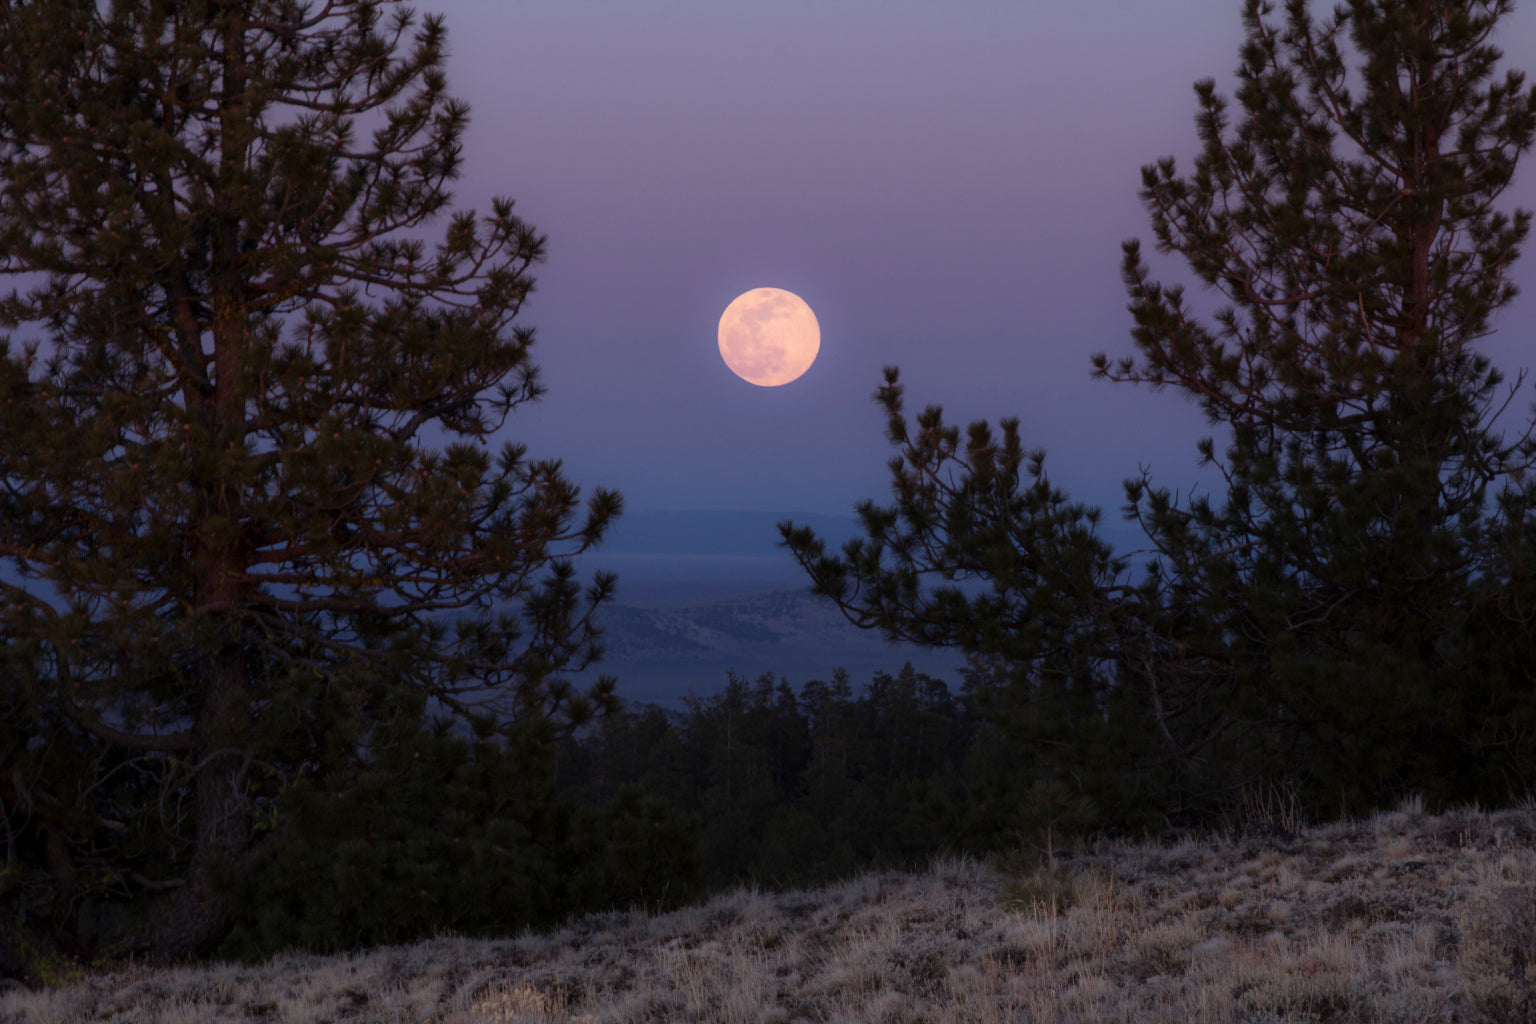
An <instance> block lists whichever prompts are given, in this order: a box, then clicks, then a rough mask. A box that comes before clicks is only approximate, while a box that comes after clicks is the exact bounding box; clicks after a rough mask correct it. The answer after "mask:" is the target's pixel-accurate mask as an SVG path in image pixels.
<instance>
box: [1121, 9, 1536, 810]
mask: <svg viewBox="0 0 1536 1024" xmlns="http://www.w3.org/2000/svg"><path fill="white" fill-rule="evenodd" d="M1273 6H1274V5H1273V4H1270V3H1265V2H1260V0H1248V3H1247V4H1246V7H1245V10H1244V14H1243V20H1244V25H1245V28H1246V31H1247V39H1246V42H1245V43H1244V45H1243V47H1242V57H1241V64H1240V66H1239V68H1238V71H1237V77H1238V83H1239V84H1238V88H1237V92H1236V98H1237V101H1238V103H1239V105H1240V106H1241V108H1242V116H1241V118H1240V119H1239V120H1238V122H1237V123H1236V125H1235V126H1233V125H1232V124H1231V123H1230V120H1229V116H1228V113H1227V102H1226V100H1225V99H1224V98H1222V97H1221V96H1220V95H1218V94H1217V93H1216V91H1215V86H1214V83H1213V82H1211V81H1210V80H1204V81H1201V82H1198V83H1197V84H1196V86H1195V92H1196V95H1197V97H1198V101H1199V105H1200V114H1199V117H1198V119H1197V125H1198V130H1199V135H1200V140H1201V142H1202V144H1203V149H1202V152H1201V153H1200V155H1199V156H1198V157H1197V158H1196V160H1195V165H1194V170H1193V173H1192V174H1190V175H1189V176H1188V177H1180V176H1179V175H1178V173H1177V171H1176V168H1175V165H1174V161H1173V160H1172V159H1170V158H1165V159H1163V160H1160V161H1158V162H1157V163H1156V164H1155V165H1151V166H1148V167H1146V168H1144V169H1143V172H1142V175H1143V185H1144V187H1143V190H1142V199H1143V202H1144V203H1145V205H1146V206H1147V208H1148V210H1149V212H1150V214H1151V219H1152V228H1153V234H1154V236H1155V238H1156V241H1157V247H1158V249H1159V250H1160V251H1161V252H1165V253H1177V254H1178V255H1179V256H1181V257H1183V259H1184V261H1185V262H1186V263H1188V265H1189V267H1190V268H1191V269H1192V270H1193V271H1194V273H1195V275H1196V276H1197V277H1198V279H1199V280H1200V282H1201V283H1202V284H1203V285H1205V286H1206V287H1207V288H1209V289H1212V290H1214V291H1215V292H1216V293H1218V294H1219V295H1220V296H1221V297H1222V298H1223V299H1224V300H1225V301H1226V304H1225V305H1223V306H1222V307H1221V308H1219V309H1218V310H1217V311H1216V312H1215V314H1214V315H1213V316H1212V317H1211V321H1213V323H1211V322H1207V321H1205V320H1203V319H1202V318H1201V317H1199V316H1197V315H1196V314H1195V312H1194V311H1193V310H1192V309H1191V308H1190V306H1189V304H1188V303H1186V301H1185V300H1184V298H1183V293H1182V289H1181V288H1179V287H1176V286H1175V287H1167V288H1165V287H1163V286H1161V285H1160V284H1158V283H1157V282H1154V281H1153V280H1151V278H1150V276H1149V270H1148V268H1147V266H1146V264H1145V263H1144V262H1143V260H1142V258H1141V255H1140V251H1139V247H1138V244H1137V243H1136V242H1134V241H1132V242H1128V243H1127V244H1126V246H1125V262H1124V278H1125V282H1126V285H1127V288H1128V290H1129V292H1130V296H1131V312H1132V313H1133V315H1134V317H1135V320H1136V328H1135V330H1134V331H1133V338H1134V341H1135V344H1136V348H1137V356H1136V357H1132V358H1125V359H1121V360H1118V361H1116V362H1114V363H1111V361H1110V360H1109V359H1108V358H1107V357H1105V356H1097V357H1095V368H1096V372H1097V373H1098V374H1099V375H1100V376H1104V377H1108V378H1110V379H1114V380H1124V381H1136V382H1143V383H1148V384H1151V385H1153V386H1154V387H1164V386H1170V385H1171V386H1173V387H1175V388H1177V389H1179V390H1180V391H1182V392H1184V393H1185V394H1186V395H1188V396H1190V397H1192V398H1194V399H1195V400H1196V401H1198V403H1199V404H1200V407H1201V408H1202V410H1203V411H1204V412H1205V414H1206V416H1207V418H1208V420H1209V422H1211V423H1212V424H1219V425H1222V426H1223V427H1225V428H1228V430H1229V431H1230V439H1229V443H1228V445H1227V447H1226V450H1225V452H1224V454H1223V455H1222V456H1218V455H1217V454H1216V448H1215V441H1214V439H1210V438H1207V439H1205V440H1203V441H1202V442H1201V444H1200V451H1201V454H1202V457H1203V460H1204V461H1205V462H1206V463H1207V464H1209V465H1213V466H1215V467H1216V468H1217V469H1218V470H1219V472H1220V474H1221V476H1222V478H1223V479H1224V480H1225V482H1226V485H1227V494H1226V496H1225V500H1224V501H1223V502H1221V503H1219V504H1215V503H1212V502H1211V501H1210V500H1209V499H1208V498H1206V497H1203V496H1202V497H1197V498H1195V499H1193V500H1190V501H1188V502H1186V503H1185V504H1183V505H1182V506H1181V505H1180V503H1179V502H1178V501H1177V500H1176V499H1175V498H1174V496H1172V495H1171V494H1170V493H1169V491H1168V490H1166V489H1159V488H1156V487H1152V486H1150V483H1149V481H1148V480H1147V479H1146V478H1145V477H1144V478H1143V479H1141V480H1134V481H1130V482H1129V483H1128V484H1127V493H1128V497H1129V501H1130V507H1131V509H1132V510H1133V511H1134V513H1135V514H1136V516H1137V517H1138V518H1139V519H1140V520H1141V522H1142V523H1143V525H1144V526H1145V528H1146V530H1147V532H1148V534H1149V536H1150V537H1151V539H1152V540H1153V542H1154V544H1155V546H1156V548H1157V551H1158V555H1159V557H1158V560H1157V563H1156V565H1155V566H1154V572H1153V574H1152V578H1151V580H1150V581H1149V583H1148V585H1147V587H1146V588H1145V590H1144V592H1143V593H1144V597H1145V610H1146V612H1147V615H1148V619H1149V621H1150V622H1151V624H1152V625H1151V628H1150V630H1149V634H1150V635H1152V636H1155V637H1156V638H1157V640H1156V641H1155V642H1153V643H1152V644H1151V645H1149V649H1148V650H1147V651H1146V653H1147V655H1148V657H1147V658H1146V663H1147V664H1149V665H1154V667H1152V668H1151V669H1150V671H1149V673H1148V678H1149V679H1150V678H1151V677H1152V676H1154V675H1157V674H1163V675H1165V676H1166V678H1165V680H1164V684H1163V685H1164V686H1165V687H1166V691H1167V692H1166V696H1167V697H1168V698H1169V700H1170V705H1177V706H1178V708H1179V709H1180V710H1179V711H1178V712H1177V715H1182V716H1183V717H1185V718H1186V719H1188V721H1186V722H1185V723H1184V724H1183V725H1182V726H1176V727H1175V731H1176V732H1179V733H1181V734H1182V738H1183V740H1184V742H1185V743H1186V749H1187V750H1188V751H1190V752H1191V753H1192V755H1193V756H1195V757H1198V758H1201V759H1205V760H1206V761H1207V763H1209V764H1211V765H1212V766H1213V767H1214V766H1215V765H1216V764H1217V763H1220V765H1221V767H1220V768H1217V769H1216V773H1217V775H1219V777H1220V778H1222V779H1223V780H1225V781H1227V782H1233V781H1237V782H1241V781H1243V780H1244V779H1245V778H1249V777H1251V776H1250V773H1256V774H1259V775H1263V774H1268V773H1273V772H1274V771H1275V769H1276V767H1277V766H1283V769H1284V770H1292V769H1294V772H1295V775H1294V776H1293V778H1294V779H1297V780H1300V781H1301V782H1302V783H1303V784H1304V785H1305V786H1306V788H1307V792H1308V796H1309V797H1310V798H1311V802H1313V803H1314V804H1317V803H1319V802H1321V801H1323V800H1325V799H1326V800H1329V801H1332V802H1334V804H1335V807H1336V806H1337V802H1338V801H1339V800H1340V799H1343V800H1344V801H1345V803H1346V805H1348V804H1350V803H1353V804H1354V805H1356V806H1360V805H1371V804H1379V803H1382V802H1388V801H1391V800H1394V799H1397V798H1400V797H1401V796H1402V795H1403V793H1405V792H1419V793H1422V794H1424V795H1425V796H1427V797H1428V798H1430V799H1431V800H1432V801H1433V802H1437V803H1438V802H1441V801H1446V800H1470V799H1484V800H1489V799H1500V798H1502V797H1504V796H1507V795H1508V785H1509V781H1510V780H1509V779H1508V778H1506V777H1501V776H1502V775H1503V773H1501V772H1496V773H1491V774H1490V773H1489V772H1488V771H1487V770H1486V768H1487V765H1488V758H1487V756H1486V754H1487V751H1488V749H1489V745H1488V744H1485V743H1484V742H1483V741H1482V740H1480V739H1479V734H1481V733H1483V732H1485V730H1486V727H1487V724H1488V722H1489V721H1490V718H1491V717H1496V716H1499V715H1502V714H1504V713H1506V712H1507V711H1508V710H1509V708H1508V705H1509V701H1510V699H1511V698H1512V697H1513V698H1514V699H1516V700H1518V699H1519V698H1518V696H1517V695H1516V694H1515V693H1512V692H1510V691H1509V690H1507V689H1505V686H1506V684H1507V683H1508V682H1510V681H1511V680H1509V679H1508V675H1509V672H1510V670H1511V669H1517V671H1518V669H1523V666H1524V664H1525V663H1528V662H1529V660H1530V657H1529V656H1530V654H1531V653H1532V652H1531V650H1530V648H1529V646H1528V645H1526V648H1525V650H1524V651H1521V652H1508V653H1509V654H1511V655H1513V659H1514V660H1511V661H1506V662H1505V663H1504V665H1503V666H1502V667H1500V666H1495V665H1490V664H1489V663H1488V662H1487V660H1486V657H1485V655H1486V652H1485V651H1483V650H1480V648H1483V647H1484V646H1485V641H1487V640H1489V639H1490V633H1498V632H1500V631H1501V629H1500V627H1498V626H1497V625H1496V624H1495V623H1494V622H1493V620H1492V619H1490V618H1489V616H1490V613H1491V612H1492V606H1494V605H1498V604H1499V603H1501V602H1503V601H1505V600H1506V599H1507V597H1508V592H1507V582H1508V581H1507V580H1506V581H1505V584H1500V585H1494V586H1490V585H1489V584H1490V583H1492V582H1493V580H1492V579H1491V578H1490V577H1489V569H1490V567H1492V566H1497V564H1498V563H1499V562H1500V561H1502V559H1501V557H1500V556H1499V555H1498V553H1497V551H1496V548H1497V547H1498V546H1499V544H1500V543H1502V542H1500V541H1498V540H1497V539H1496V537H1497V533H1498V532H1499V531H1498V530H1497V529H1495V528H1494V521H1495V518H1496V516H1495V514H1494V508H1493V502H1492V500H1491V499H1492V498H1493V497H1494V494H1495V491H1496V490H1497V489H1498V488H1499V487H1500V485H1501V482H1502V485H1503V490H1504V492H1505V498H1506V503H1505V512H1504V513H1503V514H1507V515H1510V516H1512V521H1513V522H1515V523H1519V522H1521V521H1523V520H1524V519H1525V516H1526V513H1525V512H1524V511H1522V509H1528V508H1530V507H1531V506H1530V503H1529V500H1528V497H1525V496H1523V491H1522V489H1521V488H1520V487H1519V485H1518V484H1517V483H1516V482H1515V476H1516V474H1517V473H1519V472H1521V471H1523V468H1524V467H1525V466H1528V465H1529V461H1530V457H1531V446H1530V444H1529V433H1528V432H1527V434H1525V435H1523V436H1521V437H1517V438H1515V439H1514V440H1513V441H1510V440H1506V439H1505V438H1504V437H1503V435H1502V434H1501V433H1499V432H1497V431H1495V429H1494V421H1495V419H1496V417H1497V413H1498V412H1499V404H1500V401H1501V395H1500V385H1501V383H1502V380H1503V378H1502V376H1501V375H1500V373H1499V372H1498V371H1497V370H1496V369H1494V368H1493V367H1492V366H1491V364H1490V362H1489V360H1488V359H1487V357H1486V356H1484V355H1482V354H1481V353H1479V352H1477V351H1476V345H1477V343H1478V342H1479V341H1480V340H1481V339H1483V338H1484V337H1486V336H1487V335H1488V334H1489V333H1490V332H1491V330H1492V322H1493V317H1494V315H1495V314H1496V313H1497V311H1498V310H1499V309H1500V308H1501V307H1503V306H1505V305H1506V304H1507V303H1508V302H1509V301H1510V300H1511V299H1512V298H1513V297H1514V295H1515V288H1514V286H1513V285H1512V284H1511V283H1510V282H1509V280H1508V277H1507V275H1508V271H1509V268H1510V265H1511V264H1512V263H1513V261H1514V260H1515V258H1516V257H1517V255H1518V246H1519V244H1520V243H1521V241H1522V240H1523V239H1524V238H1525V236H1526V234H1527V231H1528V229H1529V226H1530V217H1531V215H1530V213H1529V212H1528V211H1525V210H1517V211H1515V213H1514V214H1513V216H1510V215H1507V214H1505V213H1503V212H1500V211H1499V210H1497V209H1496V208H1495V204H1496V202H1497V199H1498V197H1499V195H1500V194H1501V193H1502V192H1503V191H1504V190H1505V189H1506V188H1507V187H1508V185H1509V184H1510V182H1511V180H1512V178H1513V175H1514V170H1515V164H1516V160H1517V159H1518V157H1519V156H1520V154H1521V153H1523V152H1524V151H1526V150H1527V149H1528V148H1529V147H1530V145H1531V143H1532V140H1533V138H1536V90H1529V89H1526V88H1524V86H1523V77H1522V76H1521V75H1520V74H1519V73H1516V72H1508V73H1506V74H1504V75H1502V76H1499V75H1497V74H1496V72H1495V66H1496V63H1497V62H1498V60H1499V57H1500V54H1499V51H1498V50H1497V49H1495V48H1494V47H1493V46H1492V45H1491V44H1490V43H1489V41H1488V40H1489V37H1490V35H1491V33H1492V32H1493V30H1494V28H1495V26H1496V24H1497V22H1498V21H1499V20H1500V19H1501V18H1502V17H1504V16H1505V15H1506V14H1507V13H1508V12H1509V10H1510V8H1511V6H1512V5H1511V4H1510V3H1509V2H1507V0H1477V2H1467V0H1449V2H1448V0H1410V2H1406V3H1404V2H1384V0H1354V2H1350V3H1347V4H1345V5H1343V6H1341V7H1339V8H1337V9H1336V10H1334V11H1333V12H1332V13H1331V14H1329V15H1328V16H1326V17H1323V18H1321V19H1314V18H1313V16H1312V15H1311V14H1310V13H1309V10H1308V4H1306V3H1304V2H1298V0H1291V2H1289V3H1287V4H1286V5H1285V13H1284V16H1283V18H1276V17H1274V15H1273ZM1509 499H1513V501H1510V500H1509ZM1495 571H1496V572H1502V569H1501V568H1500V569H1496V570H1495ZM1525 571H1526V572H1528V571H1529V570H1525ZM1517 572H1518V570H1517ZM1475 595H1480V596H1475ZM1497 617H1498V615H1497V613H1493V618H1494V619H1496V618H1497ZM1508 628H1509V627H1508V626H1505V627H1503V630H1502V631H1507V630H1508ZM1501 675H1502V676H1503V677H1504V679H1503V680H1502V681H1496V680H1498V678H1499V677H1500V676H1501ZM1526 679H1527V684H1526V687H1525V689H1526V692H1527V694H1528V693H1529V685H1528V679H1529V677H1528V676H1526ZM1501 690H1502V691H1503V692H1498V691H1501ZM1526 704H1527V710H1526V712H1525V714H1526V715H1527V716H1529V714H1530V712H1531V710H1532V709H1530V708H1529V698H1528V696H1527V698H1526ZM1168 710H1169V714H1170V716H1175V715H1176V713H1175V711H1174V710H1173V709H1172V707H1170V708H1169V709H1168ZM1527 720H1529V718H1527ZM1197 745H1203V747H1204V750H1203V751H1202V752H1201V753H1199V754H1194V753H1193V752H1194V750H1195V747H1196V746H1197ZM1212 751H1225V754H1224V756H1220V757H1214V756H1213V755H1212V753H1211V752H1212ZM1531 753H1533V751H1532V750H1531V748H1530V746H1529V744H1527V745H1526V749H1525V756H1526V757H1527V758H1528V757H1529V755H1530V754H1531ZM1234 766H1239V770H1237V771H1234V770H1233V769H1234ZM1266 766H1267V767H1266Z"/></svg>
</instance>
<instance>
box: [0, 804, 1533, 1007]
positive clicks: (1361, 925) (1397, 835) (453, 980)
mask: <svg viewBox="0 0 1536 1024" xmlns="http://www.w3.org/2000/svg"><path fill="white" fill-rule="evenodd" d="M1250 824H1252V823H1250ZM1258 824H1259V825H1261V826H1262V827H1260V828H1257V829H1249V830H1248V831H1246V832H1244V833H1241V834H1238V835H1235V836H1234V835H1217V836H1211V837H1204V838H1196V837H1185V838H1183V839H1179V840H1177V841H1174V842H1165V843H1163V844H1142V845H1134V844H1126V843H1105V844H1100V845H1098V846H1095V847H1092V848H1089V849H1087V850H1084V851H1080V852H1077V853H1075V854H1072V855H1069V856H1067V857H1066V858H1065V859H1064V861H1063V863H1062V864H1061V865H1060V867H1059V870H1058V872H1057V874H1056V875H1054V876H1046V875H1042V874H1022V873H1015V872H1012V871H1009V870H1007V869H1006V868H1004V867H1001V866H994V867H988V866H984V865H981V864H978V863H976V862H974V861H970V860H964V859H954V860H941V861H938V862H935V864H934V865H933V866H932V867H931V868H930V869H929V870H928V871H926V872H923V873H920V874H903V873H897V872H882V873H874V874H867V875H864V876H861V877H858V878H855V879H851V880H849V881H847V882H844V883H842V884H839V885H835V886H831V887H828V888H825V889H819V890H813V891H793V892H785V893H779V894H770V893H762V892H756V891H747V890H738V891H735V892H732V893H728V894H724V895H721V896H718V897H716V898H715V899H712V900H710V901H709V902H708V903H706V904H704V905H702V906H698V907H692V908H686V909H683V910H679V911H676V912H673V913H668V914H661V915H656V916H648V915H646V914H644V913H640V912H627V913H610V914H603V915H598V916H593V917H588V918H584V919H581V920H578V921H576V922H574V923H572V924H570V925H569V926H567V927H564V928H561V929H559V930H557V931H555V932H553V933H551V934H547V935H525V936H522V937H520V938H509V939H505V940H498V941H474V940H468V939H456V938H441V939H437V940H434V941H432V942H428V943H423V944H421V945H417V946H412V947H402V948H391V949H378V950H372V951H368V952H364V953H359V954H356V955H352V956H336V957H315V956H288V957H279V958H276V959H274V960H272V961H271V962H269V963H266V964H264V965H260V966H252V967H242V966H235V965H215V966H209V967H202V968H183V969H176V970H164V971H154V970H149V969H146V968H137V969H132V970H127V971H122V972H119V973H117V974H112V975H101V976H97V977H91V978H88V979H87V980H85V981H83V982H81V983H79V984H77V985H75V986H73V987H71V988H65V989H58V990H54V991H50V992H45V993H37V994H33V993H22V994H16V993H13V994H9V995H4V996H0V1020H5V1021H28V1022H32V1021H36V1022H50V1024H52V1022H57V1024H65V1022H73V1021H87V1020H90V1021H106V1022H128V1021H134V1022H142V1024H155V1022H164V1024H172V1022H193V1021H199V1022H201V1021H207V1022H218V1021H230V1022H234V1021H248V1020H252V1019H260V1020H263V1021H265V1022H267V1024H318V1022H321V1021H335V1022H345V1021H358V1022H362V1021H392V1022H410V1024H415V1022H422V1024H425V1022H436V1024H514V1022H530V1024H532V1022H556V1021H560V1022H565V1021H585V1022H604V1024H607V1022H615V1024H616V1022H638V1021H655V1022H661V1021H698V1022H709V1024H728V1022H740V1024H769V1022H780V1024H789V1022H792V1021H847V1022H853V1021H890V1022H917V1021H933V1022H938V1024H959V1022H962V1021H964V1022H993V1021H998V1022H1000V1021H1072V1022H1076V1021H1082V1022H1087V1021H1106V1020H1107V1021H1126V1022H1148V1024H1151V1022H1163V1021H1179V1022H1184V1021H1210V1022H1251V1024H1285V1022H1298V1024H1299V1022H1303V1021H1330V1022H1341V1024H1342V1022H1361V1024H1364V1022H1367V1021H1369V1022H1374V1024H1387V1022H1399V1021H1401V1022H1405V1024H1406V1022H1420V1021H1459V1022H1465V1024H1472V1022H1488V1024H1495V1022H1497V1024H1512V1022H1517V1021H1528V1020H1532V1019H1536V807H1531V806H1526V807H1524V808H1521V809H1518V810H1510V811H1502V812H1497V813H1483V812H1478V811H1472V810H1464V811H1455V812H1450V813H1446V814H1443V815H1438V816H1431V815H1426V814H1423V813H1422V812H1421V811H1420V809H1419V807H1418V806H1417V805H1416V804H1413V803H1410V804H1407V805H1405V806H1404V807H1403V808H1402V809H1400V810H1399V811H1397V812H1395V813H1391V814H1382V815H1377V816H1375V817H1372V818H1371V819H1369V820H1366V821H1359V822H1346V823H1340V824H1333V825H1327V826H1323V827H1320V828H1313V829H1308V830H1305V831H1302V832H1301V833H1300V834H1292V833H1290V832H1287V831H1285V829H1284V828H1283V827H1280V826H1283V825H1284V824H1285V822H1284V821H1283V820H1281V821H1280V822H1278V823H1277V822H1275V821H1273V820H1271V821H1269V822H1267V823H1266V822H1259V823H1258Z"/></svg>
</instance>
